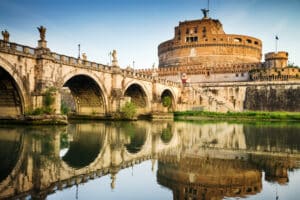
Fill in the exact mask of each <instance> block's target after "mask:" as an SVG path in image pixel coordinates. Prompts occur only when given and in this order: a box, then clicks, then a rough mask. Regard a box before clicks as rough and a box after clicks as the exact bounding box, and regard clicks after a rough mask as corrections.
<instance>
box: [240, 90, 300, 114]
mask: <svg viewBox="0 0 300 200" xmlns="http://www.w3.org/2000/svg"><path fill="white" fill-rule="evenodd" d="M244 109H246V110H262V111H291V112H295V111H298V112H299V111H300V87H299V86H296V87H292V86H262V87H247V89H246V96H245V102H244Z"/></svg>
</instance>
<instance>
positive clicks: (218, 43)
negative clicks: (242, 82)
mask: <svg viewBox="0 0 300 200" xmlns="http://www.w3.org/2000/svg"><path fill="white" fill-rule="evenodd" d="M158 57H159V67H160V68H164V67H176V66H192V65H204V66H211V67H218V65H219V66H220V65H221V66H222V65H224V64H239V63H257V62H260V61H261V58H262V41H261V40H260V39H258V38H255V37H251V36H246V35H236V34H226V33H225V32H224V30H223V26H222V24H221V22H220V21H219V20H216V19H211V18H208V17H207V16H204V17H203V18H202V19H200V20H192V21H184V22H179V25H178V26H177V27H175V34H174V38H173V39H171V40H168V41H165V42H163V43H161V44H160V45H159V46H158Z"/></svg>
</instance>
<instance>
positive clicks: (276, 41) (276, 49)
mask: <svg viewBox="0 0 300 200" xmlns="http://www.w3.org/2000/svg"><path fill="white" fill-rule="evenodd" d="M278 40H279V38H278V35H276V36H275V53H277V52H278Z"/></svg>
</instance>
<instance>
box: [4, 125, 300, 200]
mask: <svg viewBox="0 0 300 200" xmlns="http://www.w3.org/2000/svg"><path fill="white" fill-rule="evenodd" d="M299 150H300V127H299V125H297V124H284V125H282V124H263V125H262V124H260V125H255V124H228V123H225V122H224V123H209V124H202V123H198V124H197V123H187V122H159V123H154V122H153V123H151V122H145V121H139V122H109V123H77V124H70V125H68V126H67V127H36V128H34V127H24V128H22V127H0V159H1V165H0V199H2V198H16V197H17V198H25V197H27V196H30V197H31V198H33V199H45V198H47V196H48V195H50V194H51V193H53V192H56V191H58V190H63V189H64V188H68V187H72V186H74V185H79V184H81V183H85V182H87V181H89V180H91V179H94V178H96V177H105V176H106V175H110V178H111V182H110V186H111V188H118V184H117V181H116V180H117V178H118V174H119V173H120V172H121V171H122V170H125V169H126V168H130V167H132V166H134V165H137V164H138V163H141V162H143V161H145V160H151V161H152V164H153V166H152V169H154V164H155V160H158V162H157V172H156V180H157V183H158V184H159V185H161V186H163V187H165V188H168V190H169V191H172V193H173V198H174V199H183V200H184V199H222V198H225V197H241V198H244V197H249V196H253V195H257V194H259V193H261V192H262V191H263V186H262V185H263V181H264V180H265V181H267V182H272V183H275V184H278V185H288V184H289V182H290V180H289V171H291V170H294V169H298V168H299V167H300V154H299ZM144 170H145V171H146V170H150V169H144ZM100 179H101V178H100ZM146 181H147V180H146V179H141V180H140V182H137V183H134V184H137V185H138V184H141V182H142V183H145V182H146ZM145 185H147V184H146V183H145ZM134 187H135V186H134V185H133V186H132V188H133V191H134ZM145 190H147V188H146V186H145ZM63 191H64V190H63ZM63 191H62V192H63ZM107 192H110V191H107ZM128 192H129V191H128ZM295 192H297V191H295ZM92 193H97V191H93V192H92ZM149 198H150V199H151V197H149Z"/></svg>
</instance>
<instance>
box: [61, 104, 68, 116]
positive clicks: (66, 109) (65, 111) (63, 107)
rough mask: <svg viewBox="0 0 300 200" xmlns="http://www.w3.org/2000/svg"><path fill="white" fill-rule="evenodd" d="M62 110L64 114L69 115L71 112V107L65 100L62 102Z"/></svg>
mask: <svg viewBox="0 0 300 200" xmlns="http://www.w3.org/2000/svg"><path fill="white" fill-rule="evenodd" d="M60 112H61V114H63V115H67V114H68V113H69V112H70V108H69V107H68V105H67V104H66V102H64V101H62V102H61V105H60Z"/></svg>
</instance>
